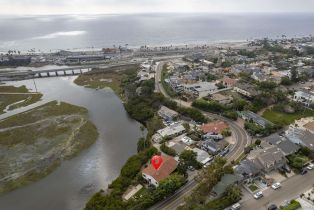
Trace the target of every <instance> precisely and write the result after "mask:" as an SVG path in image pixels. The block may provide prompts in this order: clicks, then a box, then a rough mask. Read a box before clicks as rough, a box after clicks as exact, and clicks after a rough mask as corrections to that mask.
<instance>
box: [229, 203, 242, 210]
mask: <svg viewBox="0 0 314 210" xmlns="http://www.w3.org/2000/svg"><path fill="white" fill-rule="evenodd" d="M240 208H241V205H240V204H239V203H235V204H233V205H232V206H231V208H230V210H238V209H240Z"/></svg>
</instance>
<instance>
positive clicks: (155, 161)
mask: <svg viewBox="0 0 314 210" xmlns="http://www.w3.org/2000/svg"><path fill="white" fill-rule="evenodd" d="M151 163H152V165H153V167H154V168H155V169H156V170H158V169H159V167H160V166H161V164H162V157H161V156H159V155H154V156H153V157H152V159H151Z"/></svg>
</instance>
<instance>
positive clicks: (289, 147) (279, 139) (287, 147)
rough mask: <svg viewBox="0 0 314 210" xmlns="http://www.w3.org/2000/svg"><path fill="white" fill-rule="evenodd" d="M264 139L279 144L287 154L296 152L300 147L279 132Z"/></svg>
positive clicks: (272, 143)
mask: <svg viewBox="0 0 314 210" xmlns="http://www.w3.org/2000/svg"><path fill="white" fill-rule="evenodd" d="M264 141H266V142H268V143H269V144H270V145H274V146H277V147H278V148H279V149H280V150H281V151H282V152H283V154H284V155H285V156H287V155H291V154H294V153H296V152H297V151H298V150H299V149H300V146H299V145H297V144H295V143H293V142H291V141H289V140H288V139H287V138H286V137H285V136H279V135H278V134H277V133H275V134H272V135H270V136H268V137H266V138H264Z"/></svg>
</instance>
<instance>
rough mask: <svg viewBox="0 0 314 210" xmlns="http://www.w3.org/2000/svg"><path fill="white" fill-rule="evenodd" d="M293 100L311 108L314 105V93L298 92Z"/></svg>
mask: <svg viewBox="0 0 314 210" xmlns="http://www.w3.org/2000/svg"><path fill="white" fill-rule="evenodd" d="M293 100H294V101H297V102H300V103H303V104H304V105H306V106H309V105H310V104H311V103H314V93H313V92H311V91H297V92H295V94H294V96H293Z"/></svg>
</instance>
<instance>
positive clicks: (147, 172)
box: [142, 155, 178, 187]
mask: <svg viewBox="0 0 314 210" xmlns="http://www.w3.org/2000/svg"><path fill="white" fill-rule="evenodd" d="M161 157H162V159H163V162H162V164H161V166H160V167H159V168H158V169H157V170H156V169H155V168H154V167H153V166H152V164H149V166H147V167H146V168H144V169H143V170H142V176H143V178H144V179H145V180H146V181H147V182H148V183H149V184H150V185H153V186H155V187H158V185H159V182H160V181H162V180H164V179H165V178H167V177H168V176H169V175H170V174H171V173H172V172H173V171H174V170H176V168H177V165H178V162H177V161H176V160H175V159H174V158H173V157H171V156H165V155H162V156H161Z"/></svg>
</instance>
